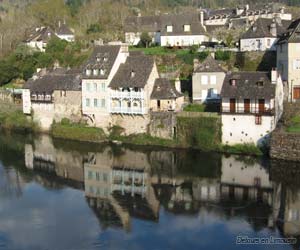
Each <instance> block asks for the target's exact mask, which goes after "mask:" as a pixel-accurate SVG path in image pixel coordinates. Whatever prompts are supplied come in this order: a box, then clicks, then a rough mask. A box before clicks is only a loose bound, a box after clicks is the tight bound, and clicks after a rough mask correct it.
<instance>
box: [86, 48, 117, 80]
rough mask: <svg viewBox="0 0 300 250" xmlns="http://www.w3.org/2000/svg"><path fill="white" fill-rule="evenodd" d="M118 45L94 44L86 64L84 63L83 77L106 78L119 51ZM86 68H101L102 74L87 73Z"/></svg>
mask: <svg viewBox="0 0 300 250" xmlns="http://www.w3.org/2000/svg"><path fill="white" fill-rule="evenodd" d="M120 49H121V46H120V45H100V46H95V48H94V51H93V53H92V55H91V56H90V58H89V59H88V61H87V62H86V64H85V65H84V69H85V70H84V72H83V78H84V79H89V78H90V79H107V78H108V76H109V74H110V71H111V69H112V67H113V65H114V63H115V61H116V58H117V56H118V54H119V52H120ZM86 69H90V70H93V69H98V70H99V71H100V70H103V74H100V73H99V74H98V75H97V76H94V75H93V74H91V75H89V76H88V75H87V74H86Z"/></svg>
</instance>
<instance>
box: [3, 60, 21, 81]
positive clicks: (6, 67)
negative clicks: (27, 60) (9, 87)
mask: <svg viewBox="0 0 300 250" xmlns="http://www.w3.org/2000/svg"><path fill="white" fill-rule="evenodd" d="M18 74H19V72H18V69H17V68H16V67H14V66H13V65H11V64H10V63H8V62H7V61H0V86H2V85H4V84H6V83H9V82H10V81H11V80H13V79H14V78H16V77H18Z"/></svg>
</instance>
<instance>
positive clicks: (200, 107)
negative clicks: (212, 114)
mask: <svg viewBox="0 0 300 250" xmlns="http://www.w3.org/2000/svg"><path fill="white" fill-rule="evenodd" d="M183 111H188V112H204V111H205V105H204V104H189V105H187V106H186V107H184V109H183Z"/></svg>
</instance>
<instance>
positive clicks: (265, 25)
mask: <svg viewBox="0 0 300 250" xmlns="http://www.w3.org/2000/svg"><path fill="white" fill-rule="evenodd" d="M273 22H274V24H275V25H276V30H277V35H276V36H274V35H273V34H271V32H270V27H271V24H272V23H273ZM290 23H291V22H290V21H285V20H273V19H269V18H259V19H257V21H256V22H255V23H254V24H253V25H252V26H251V27H250V28H249V29H248V30H247V31H246V32H245V33H244V34H243V35H242V37H241V39H248V38H261V37H278V36H280V35H281V34H282V33H284V32H285V31H286V29H287V27H288V26H289V25H290Z"/></svg>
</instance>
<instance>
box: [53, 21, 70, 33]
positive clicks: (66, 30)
mask: <svg viewBox="0 0 300 250" xmlns="http://www.w3.org/2000/svg"><path fill="white" fill-rule="evenodd" d="M56 34H58V35H74V33H73V32H72V31H71V30H70V28H69V27H68V26H67V25H66V24H64V23H62V24H60V25H59V27H58V29H57V30H56Z"/></svg>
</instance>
